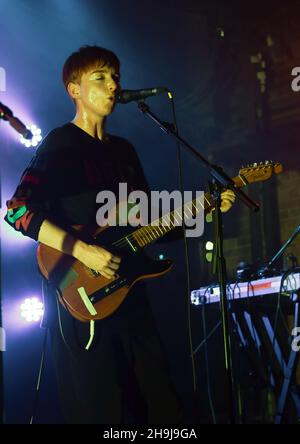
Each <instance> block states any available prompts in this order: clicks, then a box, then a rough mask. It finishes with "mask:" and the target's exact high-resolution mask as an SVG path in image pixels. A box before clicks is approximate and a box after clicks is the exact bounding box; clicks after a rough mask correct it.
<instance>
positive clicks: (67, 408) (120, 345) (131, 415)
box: [46, 290, 182, 424]
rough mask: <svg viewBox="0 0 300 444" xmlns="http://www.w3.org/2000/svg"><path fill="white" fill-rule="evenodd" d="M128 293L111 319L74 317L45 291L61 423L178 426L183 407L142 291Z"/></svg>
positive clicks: (52, 294)
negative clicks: (87, 320)
mask: <svg viewBox="0 0 300 444" xmlns="http://www.w3.org/2000/svg"><path fill="white" fill-rule="evenodd" d="M136 293H137V292H135V294H130V295H128V296H127V298H126V300H125V301H124V302H123V304H122V305H121V307H120V308H119V309H118V310H117V311H116V312H115V314H113V315H111V316H110V317H108V318H106V319H104V320H100V321H95V335H94V339H93V342H92V344H91V346H90V348H89V350H88V351H87V350H86V349H85V346H86V344H87V343H88V341H89V337H90V333H89V330H90V325H89V323H82V322H79V321H77V320H75V319H74V318H73V317H72V316H71V315H70V314H69V313H68V312H67V311H66V309H65V308H64V307H63V306H62V305H61V304H60V303H59V302H58V301H56V295H55V294H54V292H53V291H49V290H48V295H47V299H48V301H47V303H46V308H47V309H48V311H49V316H48V318H49V320H48V325H49V328H50V336H51V344H52V351H53V358H54V366H55V370H56V374H57V382H58V389H59V393H60V397H61V403H62V409H63V413H64V415H65V419H66V423H69V424H123V423H132V424H180V423H181V421H182V410H181V405H180V402H179V400H178V397H177V394H176V392H175V388H174V385H173V383H172V381H171V378H170V371H169V368H168V364H167V360H166V353H165V350H164V348H163V345H162V343H161V340H160V337H159V334H158V331H157V328H156V325H155V321H154V318H153V315H152V313H151V310H150V307H149V305H148V302H147V298H146V296H145V295H138V294H136Z"/></svg>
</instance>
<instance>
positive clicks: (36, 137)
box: [20, 125, 42, 148]
mask: <svg viewBox="0 0 300 444" xmlns="http://www.w3.org/2000/svg"><path fill="white" fill-rule="evenodd" d="M27 128H28V129H29V130H30V131H31V133H32V138H31V139H26V138H25V137H23V136H22V137H21V139H20V142H21V143H22V144H23V145H25V146H26V148H30V147H31V146H34V147H35V146H37V145H38V144H39V142H40V141H41V140H42V130H41V129H40V128H38V127H37V126H36V125H30V126H27Z"/></svg>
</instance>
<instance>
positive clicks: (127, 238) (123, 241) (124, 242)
mask: <svg viewBox="0 0 300 444" xmlns="http://www.w3.org/2000/svg"><path fill="white" fill-rule="evenodd" d="M270 166H271V167H273V165H271V164H270V165H267V167H266V166H265V165H264V166H259V167H258V168H256V169H261V168H264V169H266V168H269V167H270ZM250 171H251V170H250ZM246 175H247V174H245V173H244V174H243V176H246ZM237 178H239V179H240V180H241V174H240V175H239V176H237V177H236V178H234V179H233V181H234V182H236V179H237ZM236 186H237V187H238V184H237V183H236ZM207 196H209V197H210V198H211V194H210V193H205V194H204V199H205V200H206V201H207V202H208V205H209V206H212V203H211V202H210V201H209V199H208V197H207ZM195 200H197V199H195ZM193 202H194V201H192V202H190V203H191V204H192V205H193ZM177 210H178V208H177V209H176V210H174V211H173V212H172V213H171V214H173V215H174V213H176V212H177ZM164 217H166V216H162V217H161V218H160V219H158V221H160V220H163V218H164ZM175 220H176V218H175ZM154 222H156V221H154ZM170 222H171V219H170ZM154 226H156V227H158V228H159V227H161V225H160V224H158V225H154ZM147 228H148V231H147ZM173 228H175V226H172V228H171V229H173ZM159 229H160V228H159ZM153 231H154V229H153V228H152V225H150V226H149V225H148V226H145V227H142V228H139V229H138V230H136V231H135V232H134V233H132V234H129V235H127V236H124V237H122V238H121V239H119V240H118V241H116V242H114V243H113V244H112V245H113V246H117V247H123V246H124V247H125V246H128V243H129V242H130V240H131V241H136V238H135V236H134V235H136V236H138V235H140V239H139V240H142V245H139V243H138V246H139V247H144V246H146V245H147V244H148V243H150V242H152V240H151V241H150V242H149V239H147V237H145V236H144V232H145V234H146V236H148V235H149V236H151V234H152V232H153ZM150 233H151V234H150ZM166 233H167V232H165V233H163V234H166ZM155 239H156V236H155V235H154V238H153V240H155ZM128 241H129V242H128Z"/></svg>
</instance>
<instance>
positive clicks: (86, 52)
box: [62, 45, 120, 89]
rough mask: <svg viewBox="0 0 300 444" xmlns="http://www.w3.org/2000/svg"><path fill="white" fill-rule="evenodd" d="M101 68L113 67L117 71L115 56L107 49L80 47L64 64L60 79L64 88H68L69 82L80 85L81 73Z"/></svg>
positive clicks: (118, 65) (117, 62) (118, 62)
mask: <svg viewBox="0 0 300 444" xmlns="http://www.w3.org/2000/svg"><path fill="white" fill-rule="evenodd" d="M103 66H108V67H113V68H115V70H116V71H119V69H120V61H119V59H118V57H117V56H116V54H114V53H113V52H112V51H110V50H108V49H105V48H101V47H100V46H88V45H86V46H82V47H81V48H79V50H78V51H76V52H73V54H71V55H70V56H69V57H68V58H67V60H66V61H65V63H64V66H63V71H62V79H63V82H64V85H65V88H66V89H67V88H68V84H69V83H70V82H74V83H80V79H81V76H82V74H83V73H85V72H87V71H90V70H91V69H93V68H102V67H103Z"/></svg>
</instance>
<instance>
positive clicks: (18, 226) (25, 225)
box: [4, 154, 50, 240]
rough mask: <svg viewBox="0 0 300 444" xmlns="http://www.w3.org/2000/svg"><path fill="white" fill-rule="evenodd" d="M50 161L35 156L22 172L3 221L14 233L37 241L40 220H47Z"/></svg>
mask: <svg viewBox="0 0 300 444" xmlns="http://www.w3.org/2000/svg"><path fill="white" fill-rule="evenodd" d="M48 175H49V159H47V156H46V155H45V154H36V155H35V156H34V157H33V159H32V161H31V162H30V164H29V165H28V167H27V168H26V169H25V171H24V172H23V174H22V176H21V179H20V182H19V184H18V186H17V188H16V191H15V192H14V194H13V196H12V197H11V199H9V200H8V201H7V202H6V205H7V213H6V216H5V218H4V219H5V221H6V222H7V223H8V224H9V225H11V226H12V227H13V228H14V229H15V230H16V231H19V232H21V233H22V234H23V235H24V236H29V237H31V238H32V239H34V240H37V239H38V235H39V230H40V227H41V225H42V223H43V221H44V220H45V219H47V218H49V198H48V197H49V191H50V190H49V183H48Z"/></svg>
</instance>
